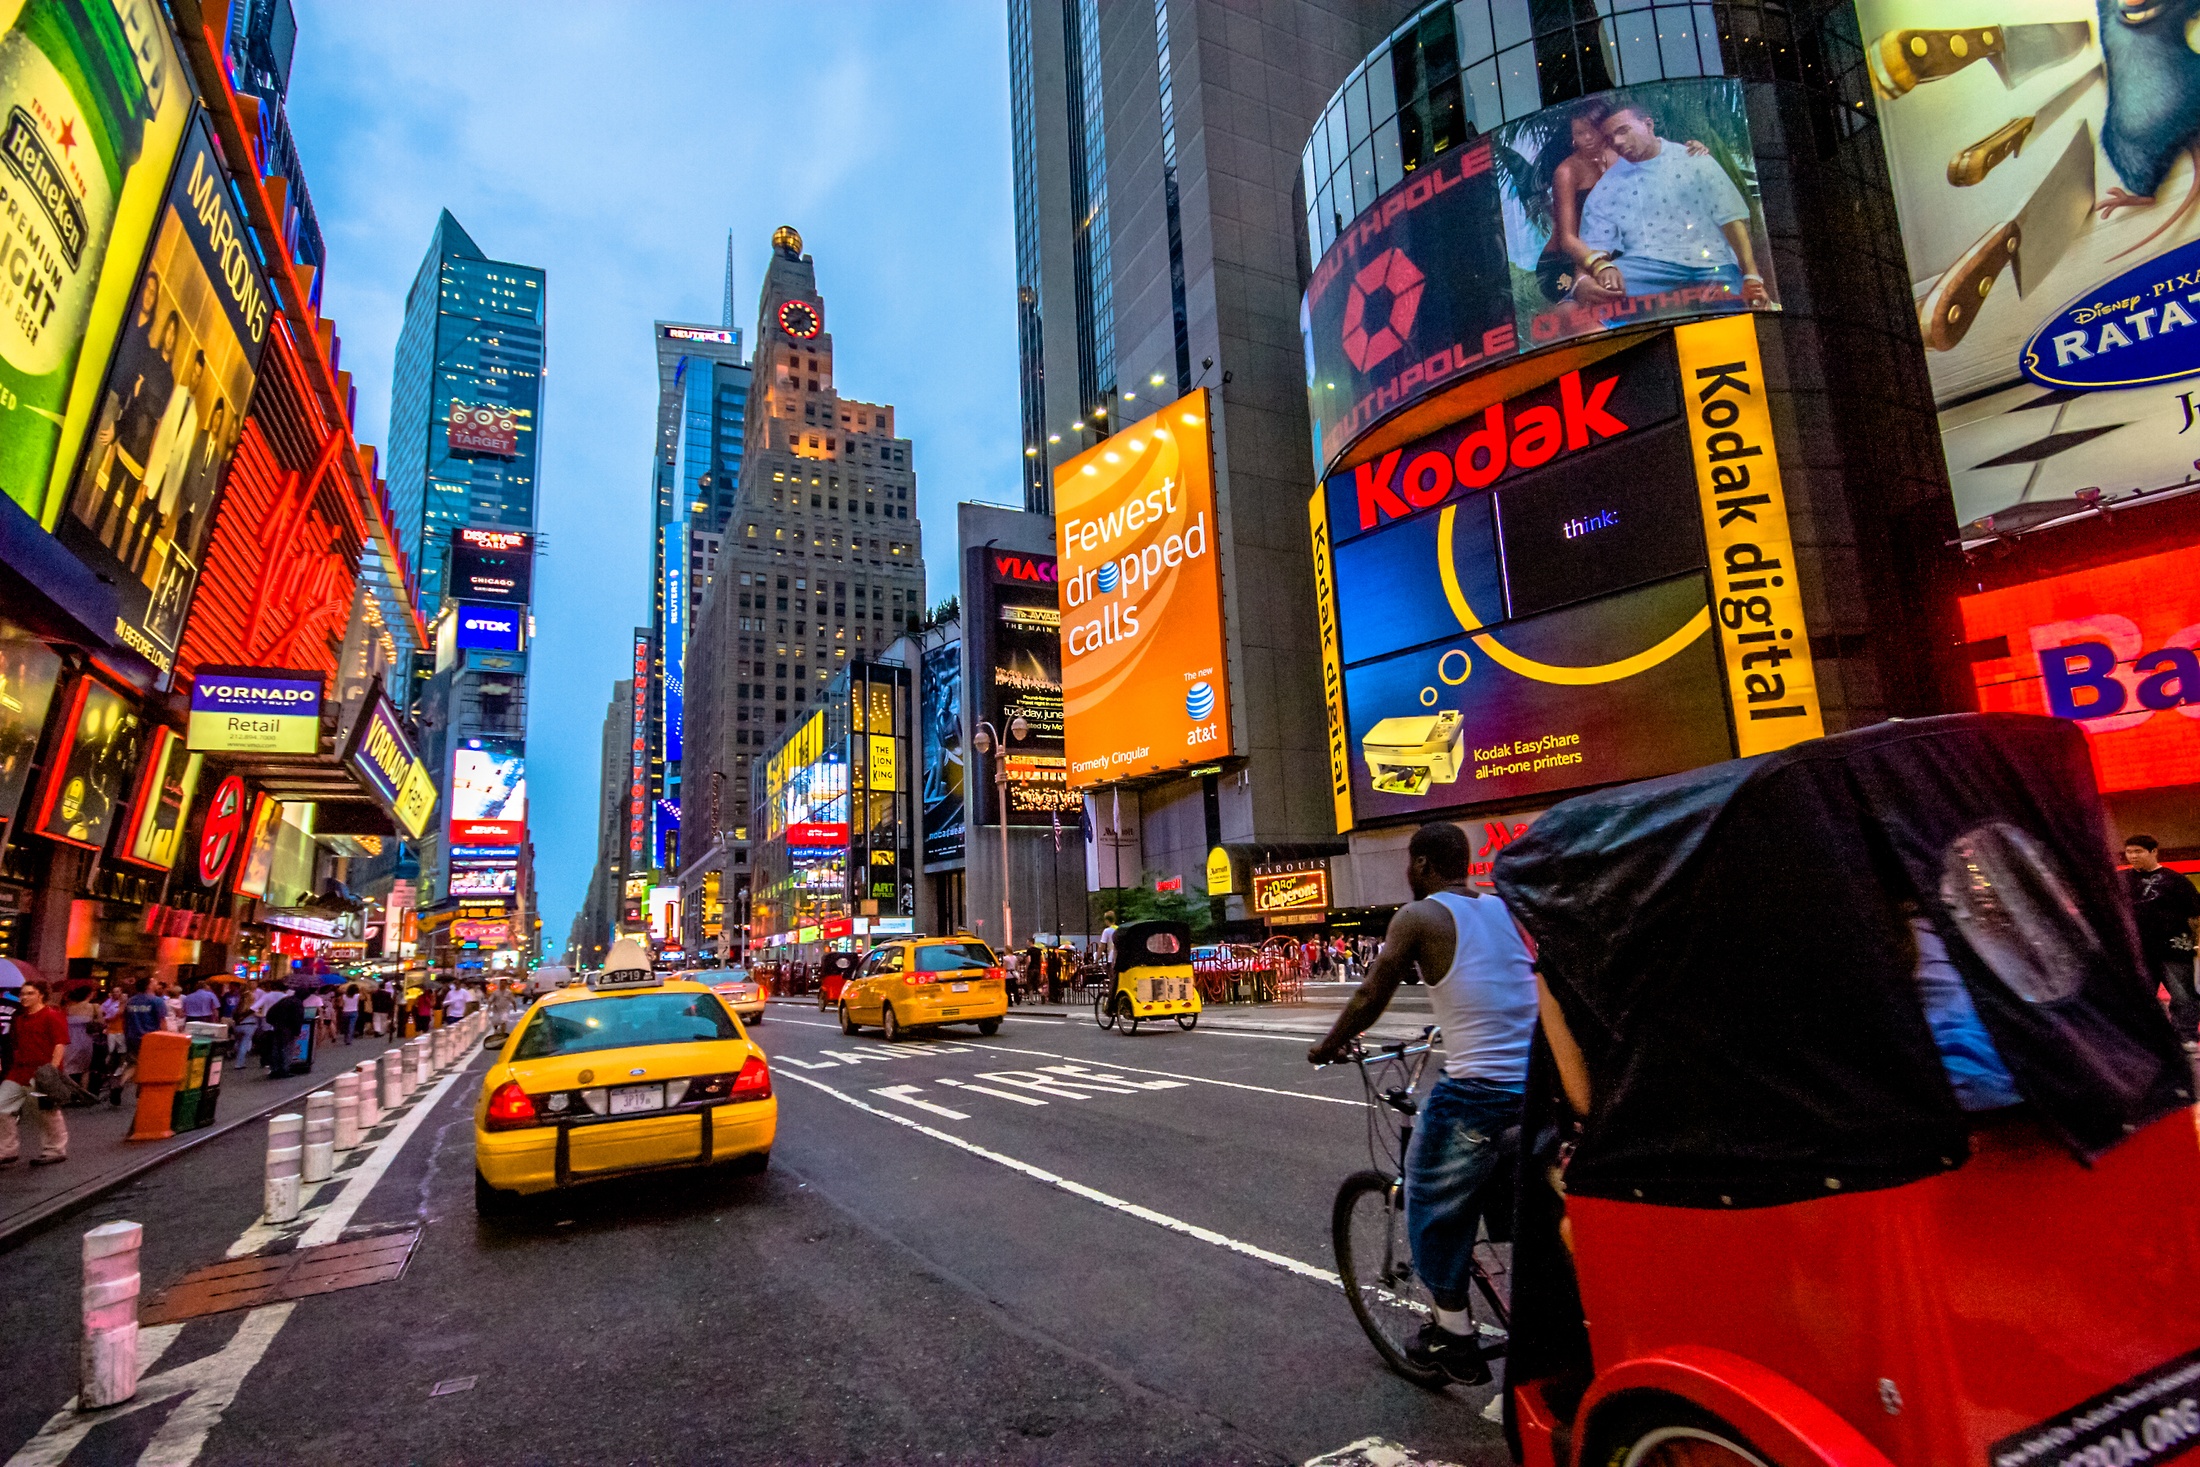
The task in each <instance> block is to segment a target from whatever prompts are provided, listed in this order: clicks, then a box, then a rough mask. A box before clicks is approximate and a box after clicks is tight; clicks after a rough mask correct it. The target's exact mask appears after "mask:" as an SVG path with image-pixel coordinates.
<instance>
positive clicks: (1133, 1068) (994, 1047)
mask: <svg viewBox="0 0 2200 1467" xmlns="http://www.w3.org/2000/svg"><path fill="white" fill-rule="evenodd" d="M986 1048H987V1049H988V1050H990V1051H993V1052H995V1053H999V1054H1028V1055H1036V1056H1037V1057H1038V1058H1040V1059H1050V1060H1075V1061H1076V1062H1077V1063H1079V1064H1083V1065H1099V1066H1101V1067H1102V1068H1104V1069H1110V1070H1127V1071H1129V1072H1130V1073H1131V1074H1133V1075H1159V1076H1161V1077H1162V1078H1163V1079H1167V1080H1182V1081H1186V1082H1188V1083H1190V1084H1194V1085H1220V1086H1222V1087H1223V1088H1224V1089H1226V1090H1250V1091H1252V1092H1254V1093H1255V1094H1258V1095H1287V1096H1289V1097H1290V1098H1291V1099H1293V1100H1321V1101H1326V1102H1328V1103H1329V1104H1331V1105H1349V1106H1351V1107H1352V1108H1353V1109H1355V1110H1357V1109H1359V1108H1360V1107H1361V1106H1363V1105H1365V1104H1366V1102H1365V1101H1363V1100H1347V1099H1345V1098H1344V1097H1342V1096H1337V1095H1316V1094H1315V1093H1314V1092H1312V1091H1311V1090H1277V1089H1273V1088H1271V1087H1270V1086H1267V1085H1247V1084H1244V1083H1243V1082H1241V1081H1237V1080H1215V1079H1210V1078H1209V1077H1207V1076H1205V1075H1180V1074H1178V1073H1177V1072H1175V1071H1174V1070H1148V1069H1144V1068H1141V1067H1140V1066H1138V1065H1123V1064H1117V1063H1116V1062H1115V1061H1114V1060H1104V1059H1090V1058H1085V1057H1083V1056H1079V1055H1074V1054H1054V1053H1052V1052H1051V1051H1048V1050H1044V1049H1013V1048H1011V1047H1009V1046H1008V1045H1005V1044H989V1045H987V1046H986Z"/></svg>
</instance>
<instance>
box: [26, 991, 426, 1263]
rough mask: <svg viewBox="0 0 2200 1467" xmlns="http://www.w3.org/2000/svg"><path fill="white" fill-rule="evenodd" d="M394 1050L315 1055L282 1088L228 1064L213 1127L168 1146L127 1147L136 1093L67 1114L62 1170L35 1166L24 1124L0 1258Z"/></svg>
mask: <svg viewBox="0 0 2200 1467" xmlns="http://www.w3.org/2000/svg"><path fill="white" fill-rule="evenodd" d="M388 1047H389V1045H388V1044H387V1043H386V1042H384V1043H382V1044H376V1043H374V1042H373V1041H372V1039H371V1037H370V1036H366V1035H362V1036H361V1037H360V1038H359V1039H358V1040H357V1041H356V1042H354V1043H353V1044H351V1045H349V1046H348V1047H347V1046H346V1045H345V1044H344V1043H343V1041H341V1040H339V1041H337V1042H336V1043H335V1044H334V1045H331V1046H328V1047H326V1048H323V1049H320V1050H319V1051H317V1052H316V1053H315V1054H314V1057H313V1070H312V1072H311V1073H309V1074H305V1075H292V1076H290V1077H288V1078H286V1079H282V1080H270V1079H268V1078H267V1072H266V1071H265V1070H262V1069H261V1068H259V1066H257V1065H255V1064H254V1063H252V1060H251V1057H250V1056H247V1057H246V1058H245V1060H244V1062H243V1063H242V1064H237V1065H231V1064H229V1063H228V1062H227V1061H224V1062H223V1067H222V1091H221V1100H220V1101H219V1103H218V1105H217V1107H216V1109H215V1112H214V1124H212V1125H211V1126H202V1127H200V1128H199V1129H198V1130H196V1131H179V1132H177V1133H176V1134H175V1135H173V1136H170V1137H169V1138H168V1139H167V1140H165V1141H134V1142H133V1141H129V1140H126V1139H125V1138H126V1137H128V1136H129V1134H130V1126H131V1124H132V1122H133V1121H134V1120H135V1119H136V1113H137V1090H136V1088H135V1087H132V1088H131V1089H130V1090H129V1091H128V1092H126V1093H125V1094H124V1096H123V1101H122V1104H121V1105H120V1106H111V1105H108V1104H107V1103H106V1102H104V1101H102V1102H101V1103H99V1104H98V1105H89V1106H80V1107H78V1108H76V1109H74V1110H70V1111H68V1112H66V1114H67V1116H68V1119H69V1159H68V1160H67V1161H65V1162H62V1163H61V1164H60V1165H58V1166H39V1167H34V1166H32V1165H31V1164H30V1159H31V1156H32V1155H33V1154H34V1153H35V1152H36V1150H37V1146H38V1129H37V1127H36V1126H34V1125H32V1124H31V1123H30V1122H29V1121H28V1120H25V1121H24V1122H23V1123H22V1128H21V1136H22V1144H23V1157H22V1160H20V1161H18V1162H16V1163H15V1165H13V1166H9V1167H0V1252H4V1251H6V1250H7V1249H9V1248H12V1247H14V1246H15V1245H16V1244H17V1243H19V1242H21V1241H22V1240H23V1239H24V1238H27V1237H29V1236H30V1235H31V1234H32V1233H35V1232H37V1231H38V1230H40V1229H41V1228H44V1227H46V1226H47V1225H48V1224H50V1223H52V1222H54V1221H56V1220H58V1219H60V1218H63V1217H66V1216H68V1215H69V1214H70V1213H72V1212H75V1211H77V1210H78V1209H79V1208H83V1207H88V1206H90V1205H91V1204H92V1203H94V1202H96V1201H98V1200H99V1199H100V1198H101V1197H104V1196H105V1195H106V1194H107V1193H109V1192H112V1191H113V1190H115V1189H116V1188H117V1187H120V1186H123V1185H125V1184H127V1183H128V1182H130V1181H132V1180H134V1179H135V1178H137V1177H139V1176H141V1175H143V1174H144V1173H145V1172H148V1171H151V1170H152V1169H153V1168H154V1167H157V1166H160V1165H162V1164H163V1163H165V1162H169V1161H172V1160H174V1159H175V1158H176V1157H177V1156H179V1155H181V1154H182V1153H183V1152H186V1151H189V1150H190V1149H191V1148H192V1147H194V1146H197V1145H200V1144H201V1143H203V1142H207V1141H211V1140H213V1139H214V1138H215V1137H216V1136H221V1135H225V1134H227V1133H228V1132H230V1131H233V1130H235V1129H237V1128H238V1127H239V1126H244V1125H250V1124H251V1123H252V1122H254V1121H257V1120H259V1119H261V1118H262V1117H263V1116H267V1115H271V1114H273V1113H274V1112H275V1111H278V1110H281V1109H283V1108H284V1107H286V1106H290V1105H293V1104H294V1103H295V1104H296V1105H297V1106H300V1107H302V1106H303V1105H304V1104H305V1097H306V1096H307V1095H308V1094H310V1093H311V1092H313V1091H315V1090H319V1089H321V1088H322V1087H324V1086H326V1085H328V1084H329V1083H331V1082H332V1081H333V1080H335V1078H336V1076H337V1075H338V1073H340V1072H341V1071H343V1070H346V1069H349V1068H350V1067H351V1066H353V1065H355V1064H357V1063H359V1061H361V1060H363V1059H372V1058H374V1057H375V1056H376V1055H378V1054H380V1053H381V1052H382V1051H383V1050H384V1049H386V1048H388Z"/></svg>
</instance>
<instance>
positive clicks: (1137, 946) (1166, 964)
mask: <svg viewBox="0 0 2200 1467" xmlns="http://www.w3.org/2000/svg"><path fill="white" fill-rule="evenodd" d="M1191 961H1192V929H1191V928H1189V927H1187V926H1185V925H1184V924H1183V923H1182V922H1130V923H1126V924H1124V925H1123V926H1121V927H1118V928H1116V929H1115V971H1116V972H1118V973H1124V972H1128V971H1129V970H1131V969H1132V968H1183V967H1189V966H1190V965H1191Z"/></svg>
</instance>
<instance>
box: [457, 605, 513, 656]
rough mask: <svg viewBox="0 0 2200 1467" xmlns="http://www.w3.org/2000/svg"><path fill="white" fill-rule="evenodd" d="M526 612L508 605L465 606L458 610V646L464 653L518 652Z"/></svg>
mask: <svg viewBox="0 0 2200 1467" xmlns="http://www.w3.org/2000/svg"><path fill="white" fill-rule="evenodd" d="M525 615H526V613H525V612H524V611H521V610H519V609H518V608H516V607H505V606H461V607H459V608H458V646H459V650H460V651H462V652H463V651H481V652H517V651H519V649H520V646H519V644H520V618H521V617H523V616H525Z"/></svg>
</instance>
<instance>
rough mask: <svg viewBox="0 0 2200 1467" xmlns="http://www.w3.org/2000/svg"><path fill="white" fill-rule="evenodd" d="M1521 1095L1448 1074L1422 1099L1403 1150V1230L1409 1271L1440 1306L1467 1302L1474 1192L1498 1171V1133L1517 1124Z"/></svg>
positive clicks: (1476, 1214)
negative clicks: (1408, 1250)
mask: <svg viewBox="0 0 2200 1467" xmlns="http://www.w3.org/2000/svg"><path fill="white" fill-rule="evenodd" d="M1524 1093H1525V1092H1523V1091H1520V1090H1508V1089H1506V1088H1505V1087H1504V1086H1502V1085H1495V1084H1492V1083H1490V1082H1489V1081H1487V1080H1454V1079H1451V1078H1449V1077H1448V1076H1447V1077H1446V1078H1444V1079H1441V1080H1438V1081H1437V1082H1436V1086H1435V1088H1434V1089H1432V1090H1431V1091H1429V1094H1428V1099H1426V1100H1424V1101H1422V1102H1421V1114H1420V1116H1419V1118H1418V1119H1417V1120H1416V1121H1415V1122H1414V1128H1413V1148H1412V1150H1411V1151H1409V1152H1408V1153H1407V1154H1406V1236H1407V1238H1408V1240H1409V1241H1410V1242H1411V1243H1412V1245H1413V1268H1414V1271H1415V1272H1416V1273H1418V1274H1420V1276H1421V1282H1423V1283H1425V1284H1427V1285H1428V1291H1429V1294H1430V1295H1431V1296H1432V1297H1433V1298H1434V1299H1435V1300H1436V1302H1437V1304H1438V1305H1440V1306H1441V1307H1443V1308H1445V1309H1464V1308H1466V1307H1467V1302H1468V1292H1469V1290H1470V1289H1471V1288H1472V1287H1473V1281H1474V1238H1475V1232H1476V1224H1478V1223H1479V1222H1480V1221H1481V1217H1482V1212H1481V1208H1480V1206H1479V1205H1478V1194H1479V1193H1480V1192H1481V1190H1482V1186H1483V1184H1484V1183H1485V1182H1487V1181H1488V1180H1489V1179H1490V1174H1491V1173H1492V1172H1494V1171H1495V1170H1496V1169H1497V1163H1498V1159H1499V1152H1498V1144H1497V1140H1498V1137H1499V1136H1500V1135H1502V1134H1503V1133H1504V1132H1505V1131H1507V1130H1509V1129H1510V1128H1512V1127H1514V1126H1517V1125H1518V1124H1520V1106H1521V1098H1522V1096H1523V1094H1524Z"/></svg>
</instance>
